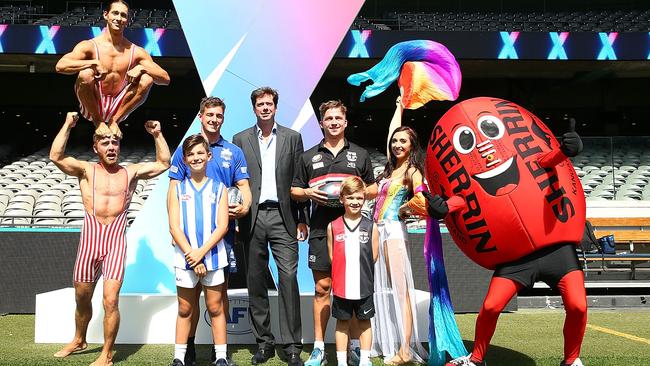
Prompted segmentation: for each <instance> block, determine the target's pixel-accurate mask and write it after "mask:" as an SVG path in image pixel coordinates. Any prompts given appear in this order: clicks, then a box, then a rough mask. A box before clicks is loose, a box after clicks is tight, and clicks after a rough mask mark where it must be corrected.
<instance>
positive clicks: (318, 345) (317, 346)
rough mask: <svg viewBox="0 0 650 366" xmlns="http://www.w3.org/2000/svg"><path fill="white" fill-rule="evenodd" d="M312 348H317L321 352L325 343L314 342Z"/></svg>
mask: <svg viewBox="0 0 650 366" xmlns="http://www.w3.org/2000/svg"><path fill="white" fill-rule="evenodd" d="M314 348H318V349H319V350H321V351H324V350H325V342H324V341H314Z"/></svg>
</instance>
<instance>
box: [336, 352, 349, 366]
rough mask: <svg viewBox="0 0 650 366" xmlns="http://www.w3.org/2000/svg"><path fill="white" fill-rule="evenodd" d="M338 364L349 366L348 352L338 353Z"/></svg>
mask: <svg viewBox="0 0 650 366" xmlns="http://www.w3.org/2000/svg"><path fill="white" fill-rule="evenodd" d="M336 363H337V364H338V366H347V365H348V352H347V351H342V352H339V351H336Z"/></svg>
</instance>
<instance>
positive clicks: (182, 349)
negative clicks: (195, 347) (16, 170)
mask: <svg viewBox="0 0 650 366" xmlns="http://www.w3.org/2000/svg"><path fill="white" fill-rule="evenodd" d="M186 352H187V344H175V345H174V359H179V360H181V361H183V362H185V353H186Z"/></svg>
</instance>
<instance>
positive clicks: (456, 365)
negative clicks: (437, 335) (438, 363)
mask: <svg viewBox="0 0 650 366" xmlns="http://www.w3.org/2000/svg"><path fill="white" fill-rule="evenodd" d="M471 357H472V354H471V353H470V354H469V355H467V356H461V357H458V358H455V359H453V360H451V361H449V362H447V364H445V366H486V363H485V361H482V362H478V363H477V362H474V361H472V360H471Z"/></svg>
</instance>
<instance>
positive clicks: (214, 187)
mask: <svg viewBox="0 0 650 366" xmlns="http://www.w3.org/2000/svg"><path fill="white" fill-rule="evenodd" d="M224 192H226V186H225V185H224V184H223V183H221V182H219V181H217V180H214V179H211V178H208V181H207V182H206V183H205V184H204V185H203V187H201V189H198V190H197V189H196V187H194V184H192V182H191V181H190V179H189V177H188V178H186V179H184V180H183V181H182V182H179V183H178V185H177V186H176V193H177V195H178V203H179V205H180V226H181V230H183V232H184V233H185V237H186V238H187V240H188V241H189V242H190V245H191V246H192V248H200V247H202V246H203V244H205V242H206V241H207V240H208V239H209V238H210V236H211V235H212V233H213V232H214V231H215V230H216V229H217V212H218V211H219V200H220V199H221V195H222V194H224ZM175 247H176V253H175V256H174V266H175V267H176V268H185V269H191V268H190V266H189V265H188V264H187V262H186V261H185V254H184V253H183V251H182V250H181V248H180V247H179V246H178V245H176V246H175ZM203 264H205V267H206V269H207V270H208V271H214V270H217V269H220V268H224V267H226V266H227V265H228V256H227V254H226V247H225V244H224V242H223V239H222V240H220V241H219V242H218V243H217V245H215V246H214V247H212V250H210V252H208V254H206V255H205V257H204V258H203Z"/></svg>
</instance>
